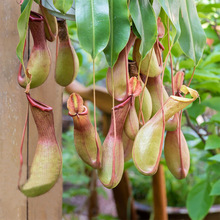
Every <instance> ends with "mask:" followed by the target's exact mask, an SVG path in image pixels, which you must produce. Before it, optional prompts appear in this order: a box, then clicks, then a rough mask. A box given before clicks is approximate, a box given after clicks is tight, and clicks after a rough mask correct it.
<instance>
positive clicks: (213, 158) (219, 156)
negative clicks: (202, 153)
mask: <svg viewBox="0 0 220 220" xmlns="http://www.w3.org/2000/svg"><path fill="white" fill-rule="evenodd" d="M209 160H212V161H217V162H220V154H216V155H215V156H213V157H209Z"/></svg>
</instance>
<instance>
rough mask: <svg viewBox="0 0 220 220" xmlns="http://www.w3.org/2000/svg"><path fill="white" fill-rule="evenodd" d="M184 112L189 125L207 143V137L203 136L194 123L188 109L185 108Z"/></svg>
mask: <svg viewBox="0 0 220 220" xmlns="http://www.w3.org/2000/svg"><path fill="white" fill-rule="evenodd" d="M184 114H185V116H186V122H187V125H188V126H189V127H190V128H192V130H193V131H195V132H196V134H197V135H198V136H199V137H200V139H201V140H202V142H203V143H204V144H205V143H206V141H205V139H204V138H203V136H202V135H201V134H200V133H199V130H198V129H197V128H196V127H195V126H194V125H193V124H192V122H191V121H190V117H189V114H188V112H187V110H184Z"/></svg>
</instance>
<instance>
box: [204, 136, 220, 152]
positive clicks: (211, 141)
mask: <svg viewBox="0 0 220 220" xmlns="http://www.w3.org/2000/svg"><path fill="white" fill-rule="evenodd" d="M217 148H220V137H219V136H217V135H209V137H208V139H207V141H206V144H205V150H210V149H217Z"/></svg>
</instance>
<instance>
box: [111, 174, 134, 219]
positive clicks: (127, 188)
mask: <svg viewBox="0 0 220 220" xmlns="http://www.w3.org/2000/svg"><path fill="white" fill-rule="evenodd" d="M113 194H114V198H115V204H116V208H117V212H118V218H119V219H121V220H129V219H130V220H136V219H137V214H136V210H135V206H134V199H133V197H132V189H131V185H130V182H129V178H128V173H127V171H124V173H123V176H122V179H121V181H120V183H119V184H118V185H117V186H116V187H115V188H114V189H113Z"/></svg>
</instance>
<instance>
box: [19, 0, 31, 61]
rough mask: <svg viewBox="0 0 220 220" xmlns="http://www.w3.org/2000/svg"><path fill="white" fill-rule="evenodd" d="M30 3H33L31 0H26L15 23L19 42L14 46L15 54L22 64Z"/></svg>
mask: <svg viewBox="0 0 220 220" xmlns="http://www.w3.org/2000/svg"><path fill="white" fill-rule="evenodd" d="M32 3H33V0H30V1H29V2H28V4H27V5H26V7H25V8H24V10H23V12H22V13H21V15H20V17H19V18H18V23H17V28H18V34H19V43H18V46H17V48H16V54H17V56H18V59H19V60H20V62H21V63H22V65H24V61H23V50H24V43H25V39H26V33H27V28H28V22H29V16H30V11H31V6H32Z"/></svg>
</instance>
